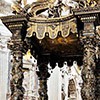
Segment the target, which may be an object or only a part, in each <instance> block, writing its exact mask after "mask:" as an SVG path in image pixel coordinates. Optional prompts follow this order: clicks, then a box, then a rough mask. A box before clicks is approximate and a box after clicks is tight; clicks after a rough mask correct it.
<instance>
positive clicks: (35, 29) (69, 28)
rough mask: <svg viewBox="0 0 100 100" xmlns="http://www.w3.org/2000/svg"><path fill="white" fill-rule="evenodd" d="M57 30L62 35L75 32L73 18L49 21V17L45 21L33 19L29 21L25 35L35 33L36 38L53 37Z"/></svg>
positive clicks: (56, 34) (55, 35)
mask: <svg viewBox="0 0 100 100" xmlns="http://www.w3.org/2000/svg"><path fill="white" fill-rule="evenodd" d="M59 32H61V36H62V37H67V36H68V35H69V34H70V32H72V33H77V27H76V23H75V19H70V20H60V21H58V20H57V21H56V20H55V21H52V20H50V21H49V19H46V21H45V20H43V19H42V20H39V21H37V20H35V21H34V22H30V27H29V28H28V29H27V37H31V36H32V35H35V36H36V37H37V38H38V39H43V38H44V37H45V36H48V37H49V38H50V39H55V38H56V37H57V36H58V33H59ZM34 33H35V34H34Z"/></svg>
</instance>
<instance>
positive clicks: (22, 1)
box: [11, 0, 30, 14]
mask: <svg viewBox="0 0 100 100" xmlns="http://www.w3.org/2000/svg"><path fill="white" fill-rule="evenodd" d="M11 8H12V10H13V13H14V14H25V13H27V10H28V9H29V8H30V6H28V5H27V0H15V1H13V3H12V5H11Z"/></svg>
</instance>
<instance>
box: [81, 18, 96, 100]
mask: <svg viewBox="0 0 100 100" xmlns="http://www.w3.org/2000/svg"><path fill="white" fill-rule="evenodd" d="M95 19H96V17H95V16H89V17H88V16H84V17H83V18H81V20H82V22H83V23H84V30H83V34H82V43H83V46H84V51H83V52H84V58H83V70H82V79H83V85H82V91H81V92H82V100H95V99H96V96H95V88H96V87H95V82H96V78H95V74H94V71H95V68H96V62H95V57H96V54H95V47H96V38H95V26H94V21H95Z"/></svg>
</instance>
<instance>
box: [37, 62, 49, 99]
mask: <svg viewBox="0 0 100 100" xmlns="http://www.w3.org/2000/svg"><path fill="white" fill-rule="evenodd" d="M38 68H39V71H37V75H38V78H39V89H38V93H39V100H48V95H47V91H48V90H47V79H48V78H49V77H50V74H49V73H48V67H47V65H46V64H45V63H42V64H40V65H39V66H38Z"/></svg>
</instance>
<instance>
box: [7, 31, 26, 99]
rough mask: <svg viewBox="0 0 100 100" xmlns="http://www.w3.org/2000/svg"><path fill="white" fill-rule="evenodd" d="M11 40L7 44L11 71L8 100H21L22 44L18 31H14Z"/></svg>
mask: <svg viewBox="0 0 100 100" xmlns="http://www.w3.org/2000/svg"><path fill="white" fill-rule="evenodd" d="M15 32H16V33H15V34H13V35H12V37H11V40H10V41H9V42H8V48H9V49H10V50H12V56H13V59H12V70H11V75H12V78H11V81H10V85H11V86H10V87H11V98H10V100H22V99H23V95H24V88H23V87H22V82H23V78H24V76H23V67H22V66H23V62H22V61H23V53H22V49H23V42H22V40H21V36H20V35H19V34H20V31H18V30H17V31H15Z"/></svg>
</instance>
